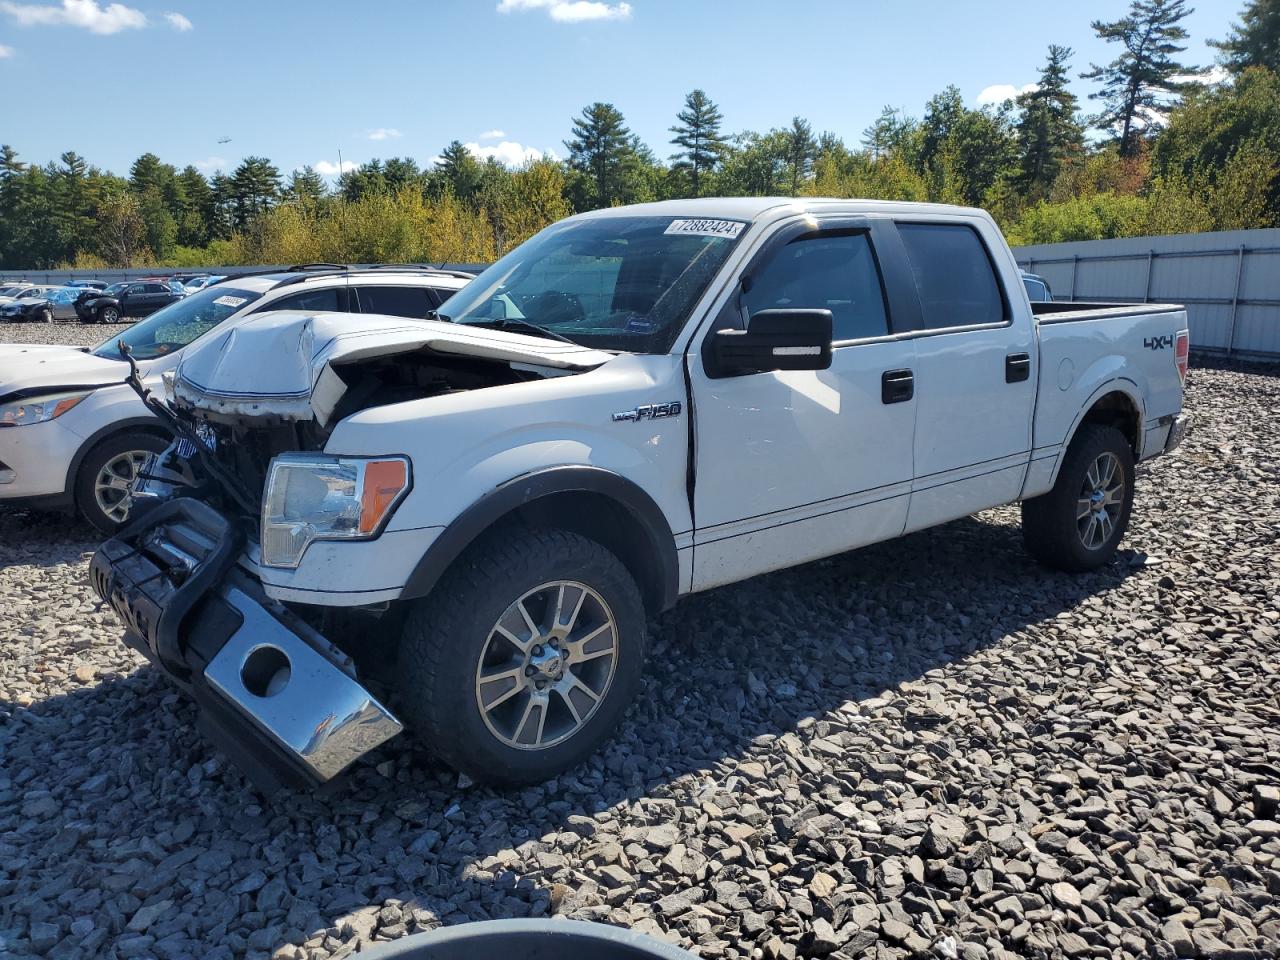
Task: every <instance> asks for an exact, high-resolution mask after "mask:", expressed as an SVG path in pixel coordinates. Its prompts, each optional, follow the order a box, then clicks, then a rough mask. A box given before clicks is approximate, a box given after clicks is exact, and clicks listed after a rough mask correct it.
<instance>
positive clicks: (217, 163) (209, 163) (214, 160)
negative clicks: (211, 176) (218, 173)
mask: <svg viewBox="0 0 1280 960" xmlns="http://www.w3.org/2000/svg"><path fill="white" fill-rule="evenodd" d="M226 165H227V160H226V158H225V157H205V159H203V160H197V161H196V162H195V163H193V164H192V166H193V167H195V168H196V169H197V170H200V171H201V172H203V173H209V172H210V171H211V170H221V169H223V168H224V167H226Z"/></svg>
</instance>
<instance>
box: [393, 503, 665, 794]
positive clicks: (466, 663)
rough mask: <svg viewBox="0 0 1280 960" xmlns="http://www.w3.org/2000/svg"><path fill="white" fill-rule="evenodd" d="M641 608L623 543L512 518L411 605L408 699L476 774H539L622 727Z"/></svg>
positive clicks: (500, 780) (582, 754) (634, 684)
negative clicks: (613, 545) (612, 547)
mask: <svg viewBox="0 0 1280 960" xmlns="http://www.w3.org/2000/svg"><path fill="white" fill-rule="evenodd" d="M644 651H645V612H644V604H643V602H642V601H641V599H640V591H639V589H638V587H637V586H636V583H635V580H634V579H633V578H632V577H631V574H630V573H629V572H628V570H627V568H626V567H625V566H624V565H623V564H622V561H620V560H619V559H618V558H617V557H616V556H614V555H613V554H612V553H610V552H609V551H608V550H606V549H605V548H604V547H602V546H601V545H600V544H598V543H596V542H595V541H594V540H589V539H587V538H586V537H582V536H579V535H578V534H575V533H569V532H567V531H564V530H545V529H543V530H535V529H529V528H526V527H522V526H515V525H504V526H503V527H501V528H499V529H497V530H494V531H492V532H491V533H489V534H487V535H486V536H485V537H484V539H482V540H481V541H480V542H478V543H477V544H476V545H474V546H473V547H472V548H471V549H470V550H468V552H467V553H466V554H465V555H464V556H463V557H462V558H461V559H460V560H459V561H458V562H457V563H456V564H455V565H454V566H453V568H452V569H451V570H450V571H449V572H448V573H447V574H446V575H445V576H444V577H443V578H442V579H441V580H440V582H439V583H438V584H437V585H436V587H435V588H434V589H433V590H432V592H431V594H430V596H428V597H426V598H425V599H423V600H421V601H419V602H418V603H417V604H415V605H414V606H413V607H412V608H411V609H410V612H409V615H408V617H407V618H406V622H405V629H404V634H403V637H402V639H401V650H400V670H399V677H400V679H399V684H398V686H399V695H400V696H399V700H400V706H401V707H402V709H403V712H404V715H405V717H406V719H407V720H408V721H409V726H410V730H411V732H412V733H413V735H415V736H416V737H417V739H419V740H420V741H421V742H422V743H423V745H424V746H426V747H427V748H428V749H429V750H431V751H433V752H434V753H435V754H437V755H438V756H439V757H440V758H441V759H443V760H444V761H445V762H446V763H448V764H449V765H450V766H452V767H453V768H454V769H456V770H459V771H461V772H463V773H466V774H467V775H468V776H470V777H471V778H472V779H473V780H477V781H485V782H488V783H496V784H527V783H539V782H541V781H544V780H547V779H549V778H550V777H553V776H555V775H556V774H558V773H561V772H563V771H564V770H567V769H569V768H570V767H573V766H574V765H575V764H577V763H579V762H580V761H582V760H583V759H585V758H586V757H587V756H588V755H590V754H591V753H592V752H593V751H595V749H596V748H597V747H598V746H599V745H600V744H601V743H602V742H603V741H604V740H605V739H606V738H607V737H608V736H609V735H610V734H611V733H612V732H613V730H614V728H615V727H616V726H617V724H618V721H619V720H620V719H621V718H622V715H623V713H624V711H625V710H626V708H627V705H628V704H629V703H630V702H631V700H632V699H633V697H634V696H635V693H636V690H637V689H638V687H639V684H640V677H641V673H642V670H643V661H644Z"/></svg>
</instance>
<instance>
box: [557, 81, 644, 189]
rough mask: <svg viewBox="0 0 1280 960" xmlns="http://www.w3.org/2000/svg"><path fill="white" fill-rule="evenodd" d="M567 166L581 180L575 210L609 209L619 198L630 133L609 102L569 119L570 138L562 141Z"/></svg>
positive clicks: (591, 107) (617, 111) (630, 147)
mask: <svg viewBox="0 0 1280 960" xmlns="http://www.w3.org/2000/svg"><path fill="white" fill-rule="evenodd" d="M564 145H565V147H566V149H568V151H569V166H570V167H572V168H573V169H574V170H575V171H577V172H578V173H579V174H580V175H581V178H582V179H584V180H585V186H586V189H585V190H584V191H581V193H582V196H581V197H580V201H579V203H578V204H577V206H578V209H580V210H581V209H593V208H599V207H609V206H613V204H615V203H617V202H619V201H620V200H621V199H622V196H623V191H622V186H623V183H622V181H623V173H624V168H625V166H626V163H627V160H628V158H629V157H630V155H631V154H632V152H633V147H632V139H631V131H630V130H628V129H627V125H626V123H625V122H624V121H623V117H622V113H621V112H620V111H619V110H618V108H617V107H615V106H614V105H613V104H611V103H598V102H597V103H593V104H591V106H589V107H587V108H585V109H584V110H583V111H582V116H580V117H575V118H574V120H573V138H572V139H570V140H566V141H565V142H564Z"/></svg>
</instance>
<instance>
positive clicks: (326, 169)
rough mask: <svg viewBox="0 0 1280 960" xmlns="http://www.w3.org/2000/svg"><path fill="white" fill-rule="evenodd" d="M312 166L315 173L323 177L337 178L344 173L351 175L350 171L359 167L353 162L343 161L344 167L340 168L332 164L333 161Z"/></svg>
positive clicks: (320, 162) (323, 161)
mask: <svg viewBox="0 0 1280 960" xmlns="http://www.w3.org/2000/svg"><path fill="white" fill-rule="evenodd" d="M311 166H312V168H313V169H314V170H315V172H316V173H318V174H320V175H321V176H324V177H336V176H338V175H339V174H342V173H349V172H350V171H352V170H354V169H355V168H356V167H357V166H359V164H357V163H354V162H353V161H351V160H343V161H342V166H338V164H336V163H334V162H332V161H331V160H321V161H319V162H318V163H313V164H312V165H311ZM299 169H301V168H299Z"/></svg>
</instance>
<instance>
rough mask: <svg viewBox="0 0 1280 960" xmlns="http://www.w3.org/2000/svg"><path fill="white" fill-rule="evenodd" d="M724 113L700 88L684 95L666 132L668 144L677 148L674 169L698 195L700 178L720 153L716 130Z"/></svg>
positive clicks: (720, 138) (722, 143)
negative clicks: (668, 131)
mask: <svg viewBox="0 0 1280 960" xmlns="http://www.w3.org/2000/svg"><path fill="white" fill-rule="evenodd" d="M723 120H724V115H723V114H722V113H721V112H720V108H719V107H718V106H716V104H715V103H714V102H712V100H711V98H710V97H708V96H707V95H706V94H705V93H703V92H702V91H701V90H694V91H693V92H691V93H689V94H688V95H687V96H686V97H685V98H684V109H683V110H681V111H680V112H679V113H677V114H676V125H675V126H674V127H671V130H670V132H671V133H674V134H675V136H674V137H672V138H671V143H672V144H673V145H674V146H677V147H679V148H680V151H679V152H678V153H676V154H675V155H674V157H673V159H674V160H675V161H676V162H675V164H674V165H673V169H674V170H678V171H681V172H682V173H685V174H687V175H688V177H689V184H690V192H691V193H692V195H693V196H695V197H699V196H701V195H702V186H703V180H704V179H705V177H706V174H708V173H709V172H710V171H711V170H713V169H714V168H715V165H716V164H717V163H718V162H719V160H720V156H721V154H723V153H724V148H725V141H724V137H723V136H722V135H721V133H720V124H721V122H722V121H723Z"/></svg>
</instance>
